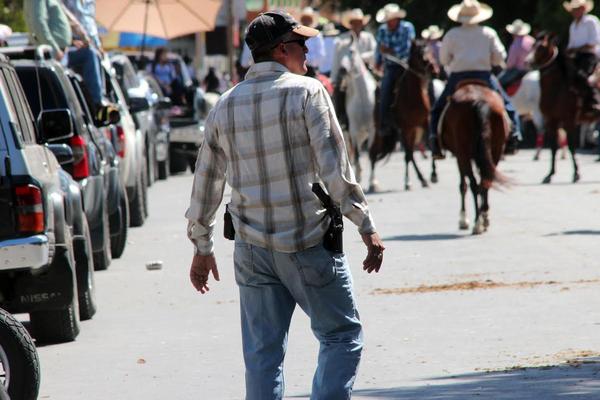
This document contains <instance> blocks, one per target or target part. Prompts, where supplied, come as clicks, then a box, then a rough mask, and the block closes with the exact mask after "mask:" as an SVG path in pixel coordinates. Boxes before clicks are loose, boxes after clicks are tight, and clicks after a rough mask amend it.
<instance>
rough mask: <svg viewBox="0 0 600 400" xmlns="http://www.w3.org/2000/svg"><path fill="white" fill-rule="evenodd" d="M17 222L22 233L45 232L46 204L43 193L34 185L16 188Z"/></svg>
mask: <svg viewBox="0 0 600 400" xmlns="http://www.w3.org/2000/svg"><path fill="white" fill-rule="evenodd" d="M15 195H16V196H15V197H16V199H17V222H18V226H19V228H18V229H19V232H21V233H30V234H31V233H42V232H44V204H43V203H42V191H41V189H40V188H39V187H37V186H34V185H22V186H16V187H15Z"/></svg>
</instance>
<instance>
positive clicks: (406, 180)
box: [404, 146, 413, 190]
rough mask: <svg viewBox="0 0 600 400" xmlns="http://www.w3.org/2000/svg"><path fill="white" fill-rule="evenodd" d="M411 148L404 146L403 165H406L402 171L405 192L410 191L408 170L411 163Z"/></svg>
mask: <svg viewBox="0 0 600 400" xmlns="http://www.w3.org/2000/svg"><path fill="white" fill-rule="evenodd" d="M412 156H413V154H412V148H409V147H408V146H404V163H405V164H406V165H405V166H406V168H405V171H404V189H405V190H410V188H411V186H412V185H411V183H410V173H409V168H410V163H411V161H412V158H413V157H412Z"/></svg>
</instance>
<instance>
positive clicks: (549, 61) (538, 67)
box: [532, 47, 558, 74]
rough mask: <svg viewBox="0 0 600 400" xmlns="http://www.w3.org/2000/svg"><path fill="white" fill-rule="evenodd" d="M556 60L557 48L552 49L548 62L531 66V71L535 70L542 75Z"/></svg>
mask: <svg viewBox="0 0 600 400" xmlns="http://www.w3.org/2000/svg"><path fill="white" fill-rule="evenodd" d="M557 58H558V47H554V49H553V51H552V56H551V57H550V58H549V59H548V61H546V62H545V63H543V64H542V65H538V66H532V69H537V70H538V71H540V73H542V74H543V73H544V72H545V71H546V70H547V69H548V67H550V66H551V65H552V64H553V63H554V61H556V59H557Z"/></svg>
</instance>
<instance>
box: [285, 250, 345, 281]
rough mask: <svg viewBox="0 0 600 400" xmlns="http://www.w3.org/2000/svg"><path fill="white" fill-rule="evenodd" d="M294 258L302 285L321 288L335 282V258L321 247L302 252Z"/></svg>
mask: <svg viewBox="0 0 600 400" xmlns="http://www.w3.org/2000/svg"><path fill="white" fill-rule="evenodd" d="M295 258H296V266H297V267H298V270H299V271H300V275H301V277H302V281H303V283H304V285H306V286H311V287H317V288H321V287H324V286H327V285H328V284H330V283H331V282H333V281H334V280H335V277H336V261H335V258H334V257H332V256H331V254H330V253H329V252H328V251H327V250H325V249H324V248H323V246H322V245H320V244H319V245H317V246H315V247H310V248H308V249H306V250H302V251H300V252H298V253H296V256H295Z"/></svg>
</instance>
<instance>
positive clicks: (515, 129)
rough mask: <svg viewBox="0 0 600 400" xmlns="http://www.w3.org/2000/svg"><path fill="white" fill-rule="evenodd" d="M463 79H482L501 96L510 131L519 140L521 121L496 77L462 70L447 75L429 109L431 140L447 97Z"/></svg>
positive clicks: (435, 132)
mask: <svg viewBox="0 0 600 400" xmlns="http://www.w3.org/2000/svg"><path fill="white" fill-rule="evenodd" d="M465 79H478V80H482V81H484V82H486V83H487V84H488V86H489V87H490V88H491V89H494V90H495V91H496V92H498V93H499V94H500V95H501V96H502V99H503V100H504V108H505V109H506V112H507V114H508V116H509V118H510V119H511V121H512V124H513V126H512V130H511V132H512V133H513V135H515V136H517V137H518V138H519V140H520V139H521V123H520V121H519V114H518V113H517V110H516V109H515V107H514V106H513V105H512V103H511V101H510V98H509V97H508V95H507V94H506V92H505V91H504V90H503V89H502V87H501V86H500V83H499V82H498V79H496V77H495V76H494V75H493V74H492V73H491V72H488V71H464V72H456V73H452V74H450V76H449V77H448V82H447V83H446V87H445V88H444V91H443V92H442V95H441V96H440V97H439V98H438V99H437V101H436V102H435V105H434V106H433V109H432V110H431V122H430V125H429V131H430V137H431V138H432V139H433V140H436V138H437V133H438V132H437V127H438V124H439V122H440V118H441V116H442V112H443V111H444V108H445V107H446V104H447V102H448V97H450V96H452V94H454V91H455V90H456V86H457V85H458V83H459V82H460V81H462V80H465Z"/></svg>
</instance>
